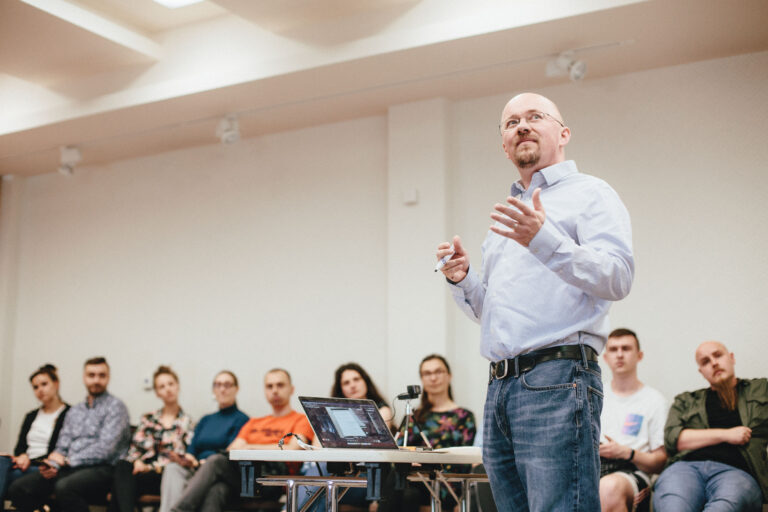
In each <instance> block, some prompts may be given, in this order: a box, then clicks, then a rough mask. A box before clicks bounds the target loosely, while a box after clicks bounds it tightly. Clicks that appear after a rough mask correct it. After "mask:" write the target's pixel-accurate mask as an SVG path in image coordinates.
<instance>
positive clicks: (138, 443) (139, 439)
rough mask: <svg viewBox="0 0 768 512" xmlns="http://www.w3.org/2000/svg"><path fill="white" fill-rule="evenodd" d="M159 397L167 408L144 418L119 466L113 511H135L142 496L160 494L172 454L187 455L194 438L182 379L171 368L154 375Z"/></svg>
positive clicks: (160, 369)
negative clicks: (184, 404)
mask: <svg viewBox="0 0 768 512" xmlns="http://www.w3.org/2000/svg"><path fill="white" fill-rule="evenodd" d="M153 380H154V388H155V394H156V395H157V397H158V398H160V400H162V401H163V407H162V408H160V409H158V410H157V411H154V412H149V413H147V414H145V415H144V416H142V418H141V423H140V424H139V426H138V428H137V429H136V432H135V433H134V435H133V439H132V440H131V447H130V450H129V451H128V455H127V457H126V458H125V459H124V460H121V461H119V462H118V463H117V464H116V466H115V477H114V482H113V484H112V505H113V507H112V509H113V510H115V509H116V510H118V511H119V512H133V511H134V510H135V508H136V499H137V498H138V497H139V496H140V495H142V494H160V480H161V478H162V472H163V468H165V465H166V464H168V462H169V461H170V458H169V454H170V453H176V454H179V455H184V453H185V452H186V449H187V445H188V444H189V442H190V440H191V438H192V428H193V425H192V420H191V418H190V417H189V416H187V415H186V414H185V413H184V411H182V410H181V407H180V406H179V378H178V377H177V375H176V373H174V371H173V370H171V369H170V368H169V367H168V366H160V367H159V368H158V369H157V371H155V375H154V379H153Z"/></svg>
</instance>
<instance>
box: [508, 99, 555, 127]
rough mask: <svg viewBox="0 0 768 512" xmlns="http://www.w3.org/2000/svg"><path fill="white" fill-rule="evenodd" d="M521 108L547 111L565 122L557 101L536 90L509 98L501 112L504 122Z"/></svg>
mask: <svg viewBox="0 0 768 512" xmlns="http://www.w3.org/2000/svg"><path fill="white" fill-rule="evenodd" d="M521 108H524V109H525V110H531V109H532V110H539V111H541V112H545V113H547V114H549V115H551V116H553V117H554V118H555V119H557V120H558V121H560V122H561V123H563V124H565V121H563V116H562V114H560V109H558V108H557V105H555V102H554V101H552V100H550V99H549V98H547V97H546V96H542V95H541V94H536V93H535V92H523V93H520V94H518V95H517V96H515V97H513V98H512V99H511V100H509V101H508V102H507V104H506V105H505V106H504V110H503V111H502V112H501V120H502V122H503V121H504V120H505V119H506V118H507V117H509V114H510V113H514V112H517V111H518V110H520V109H521Z"/></svg>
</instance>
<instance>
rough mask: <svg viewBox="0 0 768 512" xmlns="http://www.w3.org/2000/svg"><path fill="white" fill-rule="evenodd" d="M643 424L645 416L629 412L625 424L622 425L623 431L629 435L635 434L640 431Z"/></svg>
mask: <svg viewBox="0 0 768 512" xmlns="http://www.w3.org/2000/svg"><path fill="white" fill-rule="evenodd" d="M642 425H643V417H642V416H641V415H639V414H627V417H626V418H624V425H623V426H622V427H621V433H622V434H625V435H628V436H635V437H637V434H639V433H640V427H641V426H642Z"/></svg>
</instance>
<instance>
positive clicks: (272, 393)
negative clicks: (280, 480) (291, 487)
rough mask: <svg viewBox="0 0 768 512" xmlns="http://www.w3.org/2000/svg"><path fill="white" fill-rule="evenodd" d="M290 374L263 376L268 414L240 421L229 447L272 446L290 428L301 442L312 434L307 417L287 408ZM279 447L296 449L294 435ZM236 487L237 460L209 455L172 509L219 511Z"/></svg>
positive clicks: (275, 371)
mask: <svg viewBox="0 0 768 512" xmlns="http://www.w3.org/2000/svg"><path fill="white" fill-rule="evenodd" d="M293 391H294V388H293V384H291V375H290V374H289V373H288V372H287V371H286V370H283V369H282V368H275V369H272V370H270V371H269V372H267V374H266V375H265V376H264V396H265V397H266V399H267V401H268V402H269V405H271V406H272V414H270V415H269V416H262V417H261V418H251V419H250V420H248V423H246V424H245V425H243V428H241V429H240V433H239V434H237V437H236V438H235V440H234V441H232V444H230V445H229V447H228V448H227V451H229V450H276V449H277V448H278V442H279V441H280V440H281V439H283V436H285V435H286V434H288V433H289V432H292V433H293V434H300V435H301V436H302V437H303V438H304V439H302V440H303V441H305V442H311V441H312V438H313V437H314V432H313V431H312V427H311V426H310V425H309V421H308V420H307V417H306V416H304V415H303V414H301V413H298V412H296V411H294V410H293V409H292V408H291V396H292V395H293ZM284 443H285V444H284V446H283V448H286V449H298V448H299V445H298V443H297V441H296V439H295V437H290V438H288V439H285V440H284ZM273 465H280V466H281V467H279V468H276V467H273V468H269V469H270V470H274V471H275V472H274V474H278V472H279V473H283V474H284V473H285V472H286V471H287V470H286V467H285V464H280V463H274V464H273ZM273 490H274V491H277V493H278V494H279V493H281V492H282V489H281V488H269V491H266V492H270V491H273ZM239 491H240V469H239V466H238V464H237V462H232V461H230V460H229V454H228V453H227V454H223V453H219V454H216V455H211V456H210V457H208V459H207V460H206V462H205V464H203V465H202V466H200V469H198V470H197V473H195V474H194V476H193V477H192V478H191V479H190V480H189V483H188V484H187V488H186V489H185V490H184V494H183V495H182V497H181V499H180V500H179V501H178V502H177V503H176V504H175V505H174V506H173V511H174V512H193V511H196V510H200V511H201V512H220V511H221V510H224V506H225V505H226V503H227V501H228V500H229V499H230V498H231V497H233V496H237V495H238V494H239Z"/></svg>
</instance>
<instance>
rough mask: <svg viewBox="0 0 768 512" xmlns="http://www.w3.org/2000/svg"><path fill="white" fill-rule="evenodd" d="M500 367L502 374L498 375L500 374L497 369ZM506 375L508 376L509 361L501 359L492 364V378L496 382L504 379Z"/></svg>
mask: <svg viewBox="0 0 768 512" xmlns="http://www.w3.org/2000/svg"><path fill="white" fill-rule="evenodd" d="M500 367H503V368H504V373H503V374H501V375H499V373H500V372H499V368H500ZM507 375H509V360H508V359H502V360H501V361H499V362H498V363H494V365H493V376H494V377H495V378H496V379H497V380H501V379H506V378H507Z"/></svg>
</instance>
